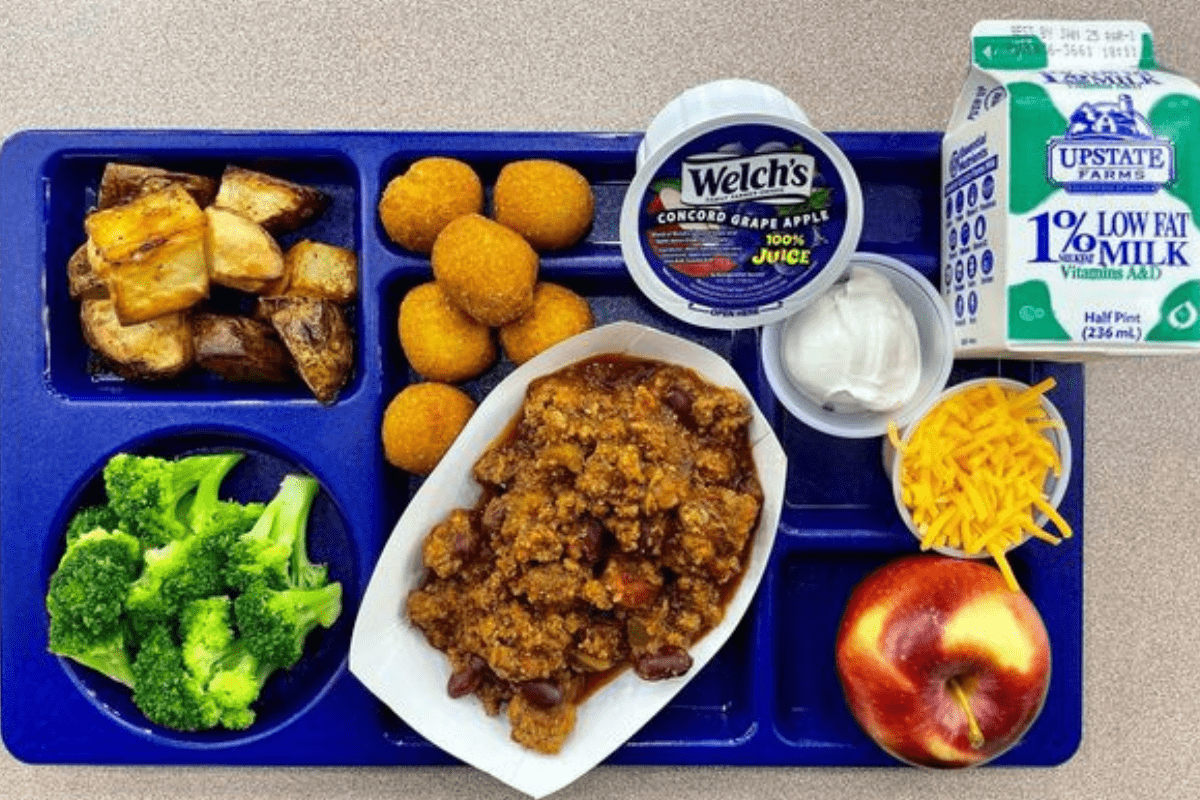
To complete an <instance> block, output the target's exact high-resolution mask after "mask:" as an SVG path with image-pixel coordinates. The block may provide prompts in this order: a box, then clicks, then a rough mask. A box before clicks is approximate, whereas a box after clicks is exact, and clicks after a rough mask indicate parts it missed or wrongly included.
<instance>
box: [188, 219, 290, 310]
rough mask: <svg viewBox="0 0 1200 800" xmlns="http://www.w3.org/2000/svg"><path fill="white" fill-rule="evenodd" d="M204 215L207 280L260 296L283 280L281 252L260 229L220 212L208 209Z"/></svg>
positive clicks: (273, 238)
mask: <svg viewBox="0 0 1200 800" xmlns="http://www.w3.org/2000/svg"><path fill="white" fill-rule="evenodd" d="M204 214H205V216H206V217H208V230H207V232H206V233H205V236H204V248H205V256H206V257H207V259H208V277H209V280H211V281H212V282H213V283H219V284H221V285H222V286H229V287H231V288H233V289H240V290H242V291H243V292H250V293H251V294H259V293H261V292H262V291H263V290H264V289H265V288H266V287H267V286H269V285H270V284H272V283H274V282H275V281H278V280H279V279H280V278H281V277H282V276H283V252H282V251H281V250H280V249H279V244H278V243H277V242H276V241H275V237H273V236H271V234H269V233H267V231H266V230H265V229H264V228H263V227H262V226H261V225H259V224H258V223H257V222H253V221H251V220H249V219H247V218H246V217H243V216H242V215H241V214H237V213H235V212H233V211H228V210H226V209H223V208H213V207H209V208H206V209H204Z"/></svg>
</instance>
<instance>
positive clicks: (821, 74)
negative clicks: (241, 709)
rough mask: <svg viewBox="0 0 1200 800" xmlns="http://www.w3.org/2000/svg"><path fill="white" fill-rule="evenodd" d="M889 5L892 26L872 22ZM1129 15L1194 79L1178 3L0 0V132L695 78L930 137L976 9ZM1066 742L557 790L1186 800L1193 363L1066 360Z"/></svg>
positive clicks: (511, 115) (155, 776) (54, 772)
mask: <svg viewBox="0 0 1200 800" xmlns="http://www.w3.org/2000/svg"><path fill="white" fill-rule="evenodd" d="M893 9H896V10H893ZM1047 15H1054V16H1058V17H1072V18H1084V19H1087V18H1115V19H1142V20H1144V21H1146V22H1148V23H1149V24H1150V25H1151V27H1152V28H1153V29H1154V31H1155V33H1156V35H1157V36H1156V39H1157V52H1158V55H1159V59H1160V61H1161V62H1163V63H1165V64H1166V65H1167V66H1168V67H1170V68H1173V69H1175V70H1176V71H1179V72H1181V73H1183V74H1185V75H1188V76H1190V77H1191V78H1192V79H1193V80H1195V79H1197V78H1200V11H1198V9H1197V6H1196V5H1195V2H1194V0H1159V2H1155V3H1111V2H1110V3H1104V2H1093V3H1077V4H1070V3H1059V4H1050V3H1029V2H996V3H992V4H988V3H984V2H979V1H978V0H960V1H959V2H944V1H934V0H909V1H908V2H903V3H897V4H891V3H888V2H886V0H879V1H878V2H867V1H866V0H842V2H836V3H825V2H809V3H783V2H755V1H754V0H748V1H747V2H742V3H732V2H716V0H709V1H707V2H686V0H676V1H675V2H657V3H655V2H638V1H637V0H610V2H601V1H599V0H538V1H534V0H529V1H528V2H514V3H508V2H502V0H493V2H472V1H471V0H460V1H459V2H454V3H443V2H438V1H437V0H432V2H431V1H429V0H426V2H406V1H404V0H397V1H396V2H381V1H380V0H358V2H354V0H320V2H304V1H303V0H290V2H275V1H274V0H261V1H260V2H249V3H245V4H240V3H235V2H230V0H207V2H188V0H141V1H135V0H112V1H111V2H94V3H91V2H66V1H65V0H42V1H41V2H28V1H27V0H15V2H14V0H10V1H9V2H8V3H6V4H5V5H4V13H3V15H2V17H0V134H2V135H4V136H7V135H8V134H10V133H12V132H14V131H16V130H18V129H22V128H46V127H54V128H83V127H189V128H197V127H199V128H210V127H211V128H287V129H304V128H321V129H355V128H364V129H460V130H499V129H526V130H529V129H547V130H570V131H578V130H607V131H629V130H641V129H643V128H644V127H645V125H646V123H647V122H648V121H649V119H650V118H651V117H652V116H653V114H654V113H655V112H656V111H657V110H658V109H659V108H660V107H661V106H662V105H663V104H664V103H666V102H667V101H668V100H670V99H671V98H672V97H673V96H675V95H676V94H677V93H679V92H680V91H682V90H684V89H686V88H688V87H689V86H692V85H694V84H697V83H701V82H704V81H707V80H711V79H714V78H719V77H730V76H742V77H747V78H753V79H757V80H761V81H764V82H766V83H770V84H773V85H775V86H778V87H779V88H781V89H782V90H783V91H785V92H786V93H788V94H789V95H791V96H792V97H793V98H794V99H795V100H797V101H798V102H799V103H800V104H801V105H802V106H803V107H804V108H805V110H806V111H807V112H808V114H809V116H810V118H811V119H812V120H813V122H814V124H816V125H817V126H819V127H821V128H824V129H826V130H852V129H862V130H887V129H896V130H940V129H942V128H943V126H944V124H945V121H946V119H947V117H948V115H949V112H950V108H951V104H952V102H953V99H954V97H955V96H956V94H957V92H958V89H959V86H960V84H961V81H962V79H963V76H964V73H965V69H966V63H967V62H966V59H967V53H968V34H969V32H970V29H971V26H972V24H973V23H974V22H975V21H976V20H978V19H982V18H990V17H1001V18H1010V19H1018V18H1023V19H1034V18H1039V17H1042V16H1047ZM1086 380H1087V411H1086V448H1087V451H1086V475H1087V478H1086V491H1085V497H1086V500H1085V520H1084V526H1085V538H1086V547H1087V549H1086V555H1085V559H1084V560H1085V565H1086V599H1085V609H1084V619H1085V626H1086V632H1085V671H1086V676H1085V697H1084V708H1085V723H1084V728H1085V732H1084V741H1083V745H1082V747H1081V748H1080V750H1079V752H1078V753H1077V755H1076V756H1075V757H1074V758H1073V759H1072V760H1071V761H1069V762H1068V763H1067V764H1065V765H1063V766H1061V767H1057V768H1053V769H999V768H997V769H983V770H977V771H974V772H970V773H956V774H932V773H925V772H919V771H916V770H911V769H794V768H771V769H745V768H618V767H602V768H600V769H597V770H594V771H593V772H592V773H590V774H589V775H587V776H585V777H584V778H582V779H581V780H580V781H578V782H577V783H576V784H574V785H572V786H571V787H568V788H567V789H565V790H564V791H563V792H561V794H560V795H558V796H561V797H564V798H567V797H592V796H603V797H618V798H671V800H679V799H680V798H686V799H687V800H693V799H694V798H702V797H733V798H755V799H756V800H766V798H776V797H778V798H802V797H813V798H825V799H828V800H832V799H833V798H847V799H851V798H852V799H853V800H870V799H871V798H887V799H888V800H908V799H910V798H911V799H914V800H915V799H916V798H921V800H940V799H941V798H945V799H946V800H965V799H969V800H984V799H985V798H1004V800H1012V798H1020V797H1039V798H1040V797H1044V798H1081V799H1082V798H1087V799H1088V800H1091V799H1092V798H1119V799H1120V800H1126V799H1128V798H1156V799H1157V798H1162V799H1170V800H1174V799H1175V798H1191V797H1200V723H1198V720H1200V691H1197V688H1196V682H1197V677H1198V676H1200V627H1198V626H1197V623H1196V618H1197V612H1198V611H1200V547H1196V546H1195V540H1196V534H1197V532H1198V529H1200V481H1198V479H1197V475H1198V474H1200V470H1198V469H1197V466H1196V463H1197V458H1198V455H1200V420H1198V417H1200V415H1198V414H1197V411H1196V406H1197V398H1200V361H1195V360H1184V359H1177V358H1175V359H1163V360H1148V359H1129V360H1121V361H1109V362H1104V363H1098V364H1094V365H1090V366H1088V367H1087V370H1086ZM0 796H2V797H14V798H15V797H22V798H26V797H28V798H51V797H53V798H62V797H83V796H87V797H90V798H96V800H101V799H103V798H132V797H145V798H189V799H190V798H197V800H198V799H199V798H218V797H220V798H251V797H254V798H365V797H388V798H402V797H421V798H424V799H426V800H432V798H439V797H457V798H465V797H477V796H489V797H514V796H516V793H515V792H512V791H511V790H508V789H507V788H506V787H504V786H502V785H501V784H499V783H497V782H495V781H494V780H492V779H490V778H488V777H486V776H484V775H482V774H480V773H478V772H475V771H474V770H472V769H469V768H436V769H435V768H422V769H413V768H403V767H397V768H361V769H360V768H355V769H320V768H317V769H299V768H295V769H260V768H249V769H240V768H239V769H233V768H194V769H175V768H104V767H99V768H93V767H44V766H43V767H33V766H26V765H22V764H20V763H18V762H16V761H15V760H14V759H12V758H11V757H10V756H8V755H7V754H4V755H0Z"/></svg>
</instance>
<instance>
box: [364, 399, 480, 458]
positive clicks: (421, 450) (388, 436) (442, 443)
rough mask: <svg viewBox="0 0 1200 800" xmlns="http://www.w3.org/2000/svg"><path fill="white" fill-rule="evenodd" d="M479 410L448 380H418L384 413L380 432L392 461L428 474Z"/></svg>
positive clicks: (385, 451) (385, 450)
mask: <svg viewBox="0 0 1200 800" xmlns="http://www.w3.org/2000/svg"><path fill="white" fill-rule="evenodd" d="M473 413H475V401H474V400H472V399H471V398H470V397H469V396H467V394H466V393H464V392H462V391H461V390H459V389H456V388H454V387H453V386H450V385H448V384H445V383H414V384H410V385H408V386H406V387H404V389H402V390H401V391H400V392H399V393H398V394H397V395H396V396H395V397H393V398H392V401H391V402H390V403H388V406H387V409H386V410H384V412H383V424H382V426H381V431H380V435H381V437H382V439H383V454H384V457H385V458H387V460H388V463H390V464H392V465H393V466H396V467H399V468H400V469H402V470H404V471H406V472H411V473H413V474H415V475H428V474H429V473H430V472H433V468H434V467H436V466H437V465H438V462H439V461H441V460H442V456H444V455H445V454H446V451H447V450H449V449H450V445H452V444H453V443H454V440H455V438H456V437H457V436H458V434H459V433H460V432H461V431H462V429H463V427H464V426H465V425H466V424H467V420H469V419H470V418H471V415H472V414H473Z"/></svg>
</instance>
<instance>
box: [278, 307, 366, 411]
mask: <svg viewBox="0 0 1200 800" xmlns="http://www.w3.org/2000/svg"><path fill="white" fill-rule="evenodd" d="M258 302H259V313H260V315H262V316H264V317H265V318H266V319H268V320H270V322H271V325H272V326H273V327H274V328H275V332H276V333H278V334H279V338H280V339H281V340H282V341H283V345H284V347H286V348H287V350H288V352H289V353H290V354H291V356H292V363H293V365H294V366H295V368H296V372H298V373H299V374H300V377H301V378H302V379H303V380H304V382H305V383H306V384H307V385H308V388H309V389H311V390H312V393H313V394H314V395H315V396H316V398H317V400H319V401H321V402H322V403H332V402H333V401H334V400H336V399H337V395H338V392H339V391H340V390H341V388H342V386H344V385H345V384H346V381H347V380H348V379H349V378H350V369H351V367H353V365H354V337H353V335H352V334H351V332H350V326H349V325H347V324H346V318H345V317H344V316H343V315H342V309H341V308H339V307H338V306H337V304H335V303H331V302H330V301H328V300H320V299H317V298H312V297H287V296H284V297H264V298H262V299H260V300H259V301H258Z"/></svg>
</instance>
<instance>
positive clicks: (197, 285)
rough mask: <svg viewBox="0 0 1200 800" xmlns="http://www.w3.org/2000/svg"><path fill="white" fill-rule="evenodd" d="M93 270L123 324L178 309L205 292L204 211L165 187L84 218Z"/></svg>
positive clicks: (188, 197)
mask: <svg viewBox="0 0 1200 800" xmlns="http://www.w3.org/2000/svg"><path fill="white" fill-rule="evenodd" d="M84 228H85V229H86V230H87V234H88V239H89V247H90V248H92V249H91V250H89V254H90V255H89V257H90V258H91V263H92V268H93V269H95V270H96V271H97V273H98V274H99V276H100V277H101V278H102V279H103V280H104V281H105V283H106V284H107V285H108V290H109V294H110V295H111V296H112V298H113V302H114V304H115V309H116V313H117V318H118V319H120V321H121V324H123V325H132V324H135V323H138V322H146V321H148V320H151V319H154V318H156V317H161V316H164V315H166V314H171V313H174V312H176V311H182V310H184V309H186V308H189V307H191V306H192V305H194V304H195V303H196V302H198V301H199V300H201V299H203V298H205V297H207V296H208V266H207V264H206V262H205V257H204V232H205V229H206V228H207V224H206V222H205V216H204V212H203V211H201V210H200V206H198V205H196V201H195V200H193V199H192V196H191V195H189V194H188V193H187V191H186V190H185V189H183V187H181V186H178V185H172V186H168V187H167V188H166V189H162V190H159V191H157V192H152V193H150V194H147V195H144V196H142V197H139V198H138V199H137V200H134V201H132V202H129V203H125V204H123V205H119V206H113V207H112V208H108V209H104V210H103V211H95V212H93V213H91V214H89V215H88V216H87V219H85V220H84Z"/></svg>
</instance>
